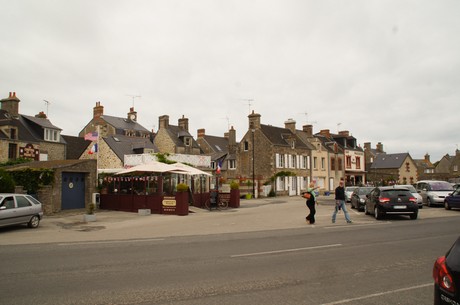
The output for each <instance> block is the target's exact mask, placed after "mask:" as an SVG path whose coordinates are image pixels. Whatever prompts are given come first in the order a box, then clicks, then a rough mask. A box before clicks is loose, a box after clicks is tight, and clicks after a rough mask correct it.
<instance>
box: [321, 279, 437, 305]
mask: <svg viewBox="0 0 460 305" xmlns="http://www.w3.org/2000/svg"><path fill="white" fill-rule="evenodd" d="M428 286H433V283H429V284H422V285H417V286H412V287H407V288H401V289H396V290H390V291H385V292H379V293H374V294H369V295H365V296H362V297H358V298H353V299H345V300H340V301H335V302H331V303H324V304H321V305H337V304H344V303H350V302H354V301H359V300H364V299H369V298H375V297H379V296H382V295H386V294H393V293H398V292H404V291H408V290H413V289H419V288H425V287H428Z"/></svg>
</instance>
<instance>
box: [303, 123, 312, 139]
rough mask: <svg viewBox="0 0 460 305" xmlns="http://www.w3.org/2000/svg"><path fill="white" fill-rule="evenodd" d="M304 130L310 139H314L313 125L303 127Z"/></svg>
mask: <svg viewBox="0 0 460 305" xmlns="http://www.w3.org/2000/svg"><path fill="white" fill-rule="evenodd" d="M302 130H303V131H304V132H305V133H307V136H308V137H309V138H311V137H313V125H303V126H302Z"/></svg>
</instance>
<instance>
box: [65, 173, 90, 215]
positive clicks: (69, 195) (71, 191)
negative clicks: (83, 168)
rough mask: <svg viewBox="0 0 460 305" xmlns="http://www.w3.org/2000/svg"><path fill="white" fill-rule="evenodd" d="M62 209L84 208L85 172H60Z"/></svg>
mask: <svg viewBox="0 0 460 305" xmlns="http://www.w3.org/2000/svg"><path fill="white" fill-rule="evenodd" d="M61 208H62V209H63V210H72V209H84V208H85V174H84V173H69V172H63V173H62V204H61Z"/></svg>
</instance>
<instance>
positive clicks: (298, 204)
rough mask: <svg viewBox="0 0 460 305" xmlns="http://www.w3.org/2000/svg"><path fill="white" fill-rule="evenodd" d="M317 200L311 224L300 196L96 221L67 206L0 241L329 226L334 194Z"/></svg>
mask: <svg viewBox="0 0 460 305" xmlns="http://www.w3.org/2000/svg"><path fill="white" fill-rule="evenodd" d="M319 203H320V204H319V205H318V206H317V212H316V218H317V220H316V224H315V225H314V226H311V225H309V224H308V223H306V221H305V216H306V215H307V207H306V205H305V200H304V199H302V198H301V197H300V196H296V197H274V198H261V199H251V200H242V201H241V204H240V208H238V209H231V208H229V209H228V210H223V211H219V210H212V211H208V210H203V209H199V208H194V207H191V208H190V213H189V215H188V216H176V215H159V214H151V215H147V216H140V215H138V214H137V213H128V212H118V211H96V215H97V221H96V222H90V223H85V222H83V214H84V211H83V210H79V211H70V212H63V213H60V214H57V215H53V216H47V217H45V218H44V219H43V220H42V222H41V223H40V227H39V228H38V229H27V228H18V227H12V228H1V229H0V230H1V231H0V235H1V238H0V245H13V244H38V243H69V242H91V241H111V240H126V239H151V238H162V237H168V236H191V235H208V234H223V233H235V232H253V231H266V230H280V229H293V228H305V227H311V228H313V227H316V226H324V225H331V213H332V209H333V200H332V197H320V198H319ZM352 217H353V214H352ZM342 222H343V224H346V222H345V219H344V217H343V215H338V217H337V223H336V225H340V224H342Z"/></svg>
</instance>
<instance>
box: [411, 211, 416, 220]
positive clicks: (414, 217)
mask: <svg viewBox="0 0 460 305" xmlns="http://www.w3.org/2000/svg"><path fill="white" fill-rule="evenodd" d="M417 216H418V213H413V214H410V219H412V220H415V219H417Z"/></svg>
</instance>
